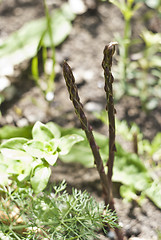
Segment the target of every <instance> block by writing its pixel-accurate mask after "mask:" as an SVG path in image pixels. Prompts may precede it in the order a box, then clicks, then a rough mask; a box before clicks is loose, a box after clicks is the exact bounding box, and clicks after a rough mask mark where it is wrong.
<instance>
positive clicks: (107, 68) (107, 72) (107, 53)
mask: <svg viewBox="0 0 161 240" xmlns="http://www.w3.org/2000/svg"><path fill="white" fill-rule="evenodd" d="M115 45H117V43H116V42H111V43H109V44H108V45H107V46H105V49H104V52H103V53H104V58H103V61H102V67H103V69H104V77H105V87H104V89H105V92H106V98H107V105H106V110H107V112H108V119H109V158H108V161H107V166H108V172H107V178H108V184H109V189H110V202H109V206H110V208H111V209H112V211H115V206H114V200H113V194H112V175H113V164H114V157H115V152H116V146H115V113H116V110H115V108H114V101H113V87H112V84H113V81H114V78H113V75H112V73H111V67H112V56H113V54H114V52H115ZM115 232H116V234H117V238H118V240H123V233H122V230H121V229H115Z"/></svg>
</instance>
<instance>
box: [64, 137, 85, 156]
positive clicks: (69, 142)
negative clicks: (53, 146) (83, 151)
mask: <svg viewBox="0 0 161 240" xmlns="http://www.w3.org/2000/svg"><path fill="white" fill-rule="evenodd" d="M83 140H84V138H83V137H81V136H80V135H77V134H71V135H66V136H64V137H62V138H60V141H59V149H60V152H59V154H60V155H66V154H68V153H69V151H70V150H71V148H72V146H73V145H74V144H76V143H78V142H80V141H83Z"/></svg>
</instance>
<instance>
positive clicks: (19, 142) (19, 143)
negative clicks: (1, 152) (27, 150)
mask: <svg viewBox="0 0 161 240" xmlns="http://www.w3.org/2000/svg"><path fill="white" fill-rule="evenodd" d="M27 141H28V140H27V139H26V138H11V139H9V140H7V141H6V142H4V143H2V144H1V145H0V148H10V149H16V150H18V149H19V150H24V149H23V146H24V144H25V143H26V142H27Z"/></svg>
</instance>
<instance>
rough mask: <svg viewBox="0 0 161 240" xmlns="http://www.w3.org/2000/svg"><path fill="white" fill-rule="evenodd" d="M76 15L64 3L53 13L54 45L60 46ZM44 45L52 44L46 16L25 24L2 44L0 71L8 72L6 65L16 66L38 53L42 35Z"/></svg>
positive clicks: (0, 49) (0, 46)
mask: <svg viewBox="0 0 161 240" xmlns="http://www.w3.org/2000/svg"><path fill="white" fill-rule="evenodd" d="M74 18H75V15H74V14H73V13H72V12H71V10H70V9H69V6H68V5H63V6H62V8H61V9H57V10H55V11H54V12H52V13H51V28H52V34H53V36H52V38H53V42H54V46H58V45H59V44H60V43H62V42H63V41H64V40H65V38H66V37H67V36H68V35H69V33H70V31H71V28H72V25H71V21H72V20H73V19H74ZM44 33H45V37H44V39H43V43H44V46H46V47H49V46H51V41H50V39H49V34H48V32H47V22H46V18H45V17H44V18H41V19H37V20H34V21H31V22H29V23H27V24H25V25H24V26H23V27H22V28H21V29H20V30H18V31H17V32H14V33H13V34H12V35H11V36H10V37H9V38H8V39H6V40H5V41H4V42H3V43H2V44H1V45H0V72H1V74H6V72H5V69H6V68H5V67H6V66H8V65H11V66H14V65H15V64H19V63H20V62H22V61H24V60H25V59H28V58H32V57H34V56H35V55H36V53H37V47H38V44H39V41H40V39H41V37H42V36H43V35H44Z"/></svg>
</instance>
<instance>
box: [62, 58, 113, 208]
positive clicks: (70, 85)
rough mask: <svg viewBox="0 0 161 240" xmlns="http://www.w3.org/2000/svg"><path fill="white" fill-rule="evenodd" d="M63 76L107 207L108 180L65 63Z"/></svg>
mask: <svg viewBox="0 0 161 240" xmlns="http://www.w3.org/2000/svg"><path fill="white" fill-rule="evenodd" d="M63 74H64V78H65V81H66V85H67V88H68V92H69V96H70V100H71V101H72V102H73V105H74V108H75V113H76V115H77V116H78V118H79V120H80V123H81V126H82V129H83V130H84V131H85V134H86V137H87V139H88V142H89V145H90V147H91V150H92V153H93V156H94V162H95V164H96V167H97V171H98V173H99V176H100V180H101V184H102V188H103V192H104V200H105V204H106V205H108V204H109V202H110V189H109V182H108V178H107V175H106V173H105V170H104V166H103V161H102V159H101V156H100V153H99V147H98V146H97V144H96V142H95V139H94V136H93V132H92V127H91V126H90V124H89V122H88V120H87V117H86V115H85V113H84V110H83V105H82V103H81V102H80V98H79V95H78V89H77V86H76V84H75V78H74V76H73V73H72V70H71V68H70V66H69V65H68V64H67V62H66V61H64V64H63Z"/></svg>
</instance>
